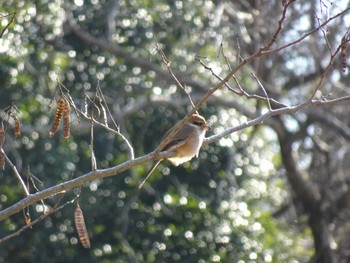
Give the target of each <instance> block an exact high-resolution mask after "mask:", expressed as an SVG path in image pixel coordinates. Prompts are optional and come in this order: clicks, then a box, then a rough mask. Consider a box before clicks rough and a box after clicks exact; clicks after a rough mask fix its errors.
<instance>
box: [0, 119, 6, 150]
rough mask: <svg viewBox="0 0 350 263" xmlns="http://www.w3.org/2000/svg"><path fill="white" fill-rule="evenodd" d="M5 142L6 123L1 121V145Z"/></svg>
mask: <svg viewBox="0 0 350 263" xmlns="http://www.w3.org/2000/svg"><path fill="white" fill-rule="evenodd" d="M4 142H5V128H4V123H3V122H1V124H0V146H1V145H3V144H4Z"/></svg>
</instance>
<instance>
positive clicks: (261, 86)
mask: <svg viewBox="0 0 350 263" xmlns="http://www.w3.org/2000/svg"><path fill="white" fill-rule="evenodd" d="M251 75H252V77H253V78H254V79H255V81H256V82H257V83H258V85H259V87H260V88H261V89H262V91H263V92H264V95H265V98H266V102H267V106H268V107H269V110H272V108H271V104H270V98H269V95H267V92H266V89H265V88H264V86H263V84H261V82H260V80H259V79H258V78H257V77H256V76H255V74H254V73H251Z"/></svg>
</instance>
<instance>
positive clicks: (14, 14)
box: [0, 12, 17, 38]
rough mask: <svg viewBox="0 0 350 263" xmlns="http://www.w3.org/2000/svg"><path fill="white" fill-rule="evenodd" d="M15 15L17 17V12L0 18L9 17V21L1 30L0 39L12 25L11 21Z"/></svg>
mask: <svg viewBox="0 0 350 263" xmlns="http://www.w3.org/2000/svg"><path fill="white" fill-rule="evenodd" d="M16 15H17V12H13V13H10V14H8V15H4V16H1V18H4V17H7V16H11V20H10V21H9V22H8V23H7V25H6V26H5V27H4V29H3V30H1V33H0V38H2V36H3V35H4V33H5V31H6V29H7V28H8V27H9V26H10V25H11V24H12V23H13V21H14V20H15V17H16Z"/></svg>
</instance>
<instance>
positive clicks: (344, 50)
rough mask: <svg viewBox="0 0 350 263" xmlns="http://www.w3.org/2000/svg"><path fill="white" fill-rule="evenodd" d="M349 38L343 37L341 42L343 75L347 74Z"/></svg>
mask: <svg viewBox="0 0 350 263" xmlns="http://www.w3.org/2000/svg"><path fill="white" fill-rule="evenodd" d="M348 40H349V39H348V36H347V35H345V36H343V38H342V40H341V47H340V48H341V51H340V62H341V68H342V71H343V73H345V72H346V59H347V55H348V54H347V53H348V51H347V47H348Z"/></svg>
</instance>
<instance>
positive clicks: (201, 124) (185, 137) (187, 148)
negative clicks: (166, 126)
mask: <svg viewBox="0 0 350 263" xmlns="http://www.w3.org/2000/svg"><path fill="white" fill-rule="evenodd" d="M176 126H177V125H175V126H174V127H173V128H171V129H170V130H168V131H167V132H166V133H165V134H164V136H163V138H162V141H164V140H165V138H167V137H168V135H169V134H170V133H171V132H172V131H173V129H174V128H175V127H176ZM209 130H211V127H210V126H208V124H207V122H206V120H205V118H204V117H203V116H201V115H199V114H193V115H192V116H191V117H190V118H189V120H188V122H187V123H186V124H185V125H184V126H183V127H182V128H181V129H180V130H179V131H178V132H177V133H176V134H175V135H174V137H173V138H172V139H171V141H170V142H169V143H168V144H166V145H165V146H164V147H163V149H162V150H161V151H172V152H174V153H175V156H172V157H169V158H167V159H168V160H169V161H170V162H171V163H172V164H173V165H175V166H178V165H179V164H182V163H184V162H187V161H189V160H191V159H192V158H193V157H194V156H196V157H198V153H199V150H200V148H201V146H202V143H203V140H204V136H205V133H206V131H209ZM161 161H163V159H160V160H158V161H157V162H156V163H155V164H154V165H153V166H152V167H151V169H150V170H149V171H148V173H147V175H146V177H145V179H144V180H143V181H142V183H141V184H140V186H139V189H140V188H141V187H142V186H143V185H144V183H145V182H146V181H147V179H148V178H149V177H150V175H151V174H152V173H153V171H154V170H155V169H156V168H157V166H158V165H159V164H160V162H161Z"/></svg>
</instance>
